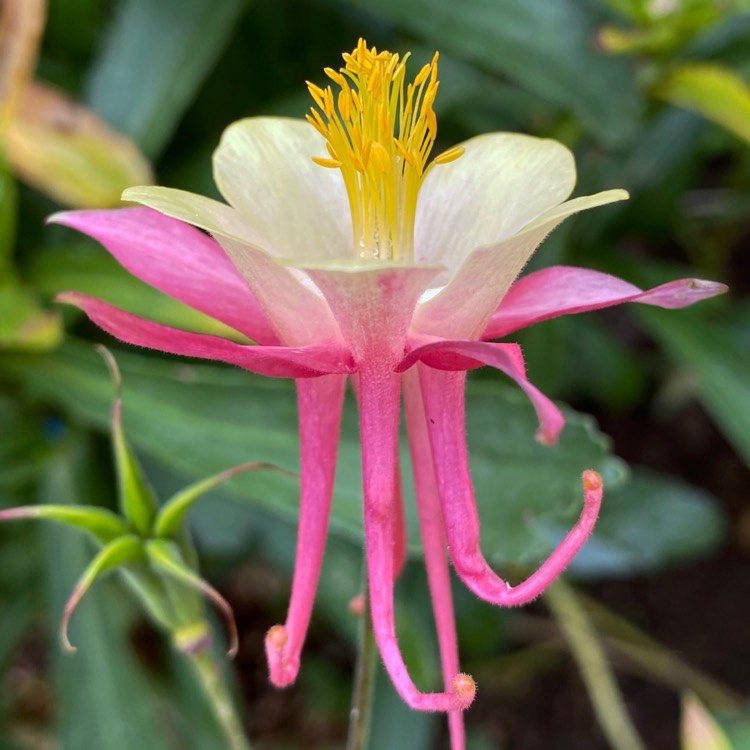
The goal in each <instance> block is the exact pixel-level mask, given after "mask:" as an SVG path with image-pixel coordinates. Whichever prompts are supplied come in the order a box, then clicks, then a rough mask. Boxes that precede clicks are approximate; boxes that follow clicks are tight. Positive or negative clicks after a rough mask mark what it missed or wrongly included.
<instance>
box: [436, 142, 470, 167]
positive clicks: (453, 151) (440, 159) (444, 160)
mask: <svg viewBox="0 0 750 750" xmlns="http://www.w3.org/2000/svg"><path fill="white" fill-rule="evenodd" d="M465 150H466V149H465V148H464V147H463V146H454V147H453V148H449V149H448V150H447V151H443V153H442V154H438V156H436V157H435V158H434V159H433V160H432V163H433V164H450V162H452V161H456V159H458V158H459V157H461V156H463V155H464V151H465Z"/></svg>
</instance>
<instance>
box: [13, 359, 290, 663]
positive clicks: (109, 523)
mask: <svg viewBox="0 0 750 750" xmlns="http://www.w3.org/2000/svg"><path fill="white" fill-rule="evenodd" d="M99 349H100V352H101V353H102V356H103V357H104V360H105V361H106V363H107V366H108V367H109V370H110V374H111V375H112V379H113V381H114V384H115V390H116V399H115V402H114V405H113V409H112V441H113V447H114V455H115V462H116V468H117V476H118V489H119V501H120V510H121V513H122V516H119V515H117V514H115V513H113V512H112V511H110V510H107V509H104V508H84V507H81V506H75V505H38V506H23V507H20V508H10V509H7V510H3V511H0V522H1V521H10V520H22V519H32V518H45V519H48V520H52V521H55V522H57V523H60V524H63V525H66V526H70V527H72V528H75V529H77V530H79V531H83V532H84V533H86V534H88V535H89V536H91V537H92V538H93V539H94V540H95V541H96V543H97V544H98V545H99V548H100V549H99V551H98V552H97V554H96V556H95V557H94V559H93V560H92V561H91V562H90V563H89V565H88V566H87V568H86V570H85V571H84V572H83V574H82V575H81V577H80V578H79V580H78V582H77V584H76V586H75V588H74V590H73V593H72V594H71V596H70V599H69V600H68V602H67V604H66V606H65V610H64V613H63V617H62V620H61V624H60V637H61V641H62V644H63V647H64V648H66V649H67V650H69V651H75V649H74V648H73V646H72V645H71V643H70V641H69V640H68V636H67V631H68V623H69V621H70V618H71V616H72V614H73V612H74V611H75V609H76V607H77V605H78V604H79V602H80V601H81V599H82V598H83V597H84V596H85V594H86V593H87V592H88V590H89V589H90V588H91V586H92V585H93V584H94V583H95V582H96V581H97V580H98V579H99V578H100V577H101V576H103V575H105V574H107V573H109V572H111V571H115V570H116V571H117V572H118V573H119V574H120V575H121V576H122V578H123V580H124V582H125V584H126V586H127V587H128V588H129V589H130V590H131V592H132V593H133V594H134V596H135V598H136V599H137V600H138V602H139V603H140V604H141V606H142V607H143V608H144V609H145V611H146V613H147V614H148V615H149V617H150V618H151V619H152V620H153V622H154V623H155V624H156V625H157V626H158V627H160V628H161V629H163V630H165V631H166V632H167V633H169V635H170V636H171V638H172V641H173V643H174V644H175V646H176V647H177V648H178V649H179V650H180V651H182V652H184V653H195V652H196V650H199V649H202V648H203V647H205V646H207V645H208V644H209V643H210V640H211V638H210V635H211V634H210V630H209V626H208V624H207V622H206V620H205V611H204V599H206V598H207V599H209V600H210V601H211V602H212V603H213V604H214V605H215V606H216V607H217V608H218V609H219V610H220V612H221V614H222V615H223V617H224V619H225V621H226V624H227V630H228V635H229V655H230V656H234V654H236V652H237V647H238V634H237V626H236V623H235V621H234V615H233V613H232V609H231V607H230V606H229V603H228V602H227V601H226V600H225V599H224V598H223V597H222V596H221V594H220V593H219V592H218V591H217V590H216V589H214V588H213V587H212V586H211V585H210V584H209V583H208V582H207V581H205V580H204V579H203V578H201V577H200V575H199V574H198V572H197V567H198V564H197V558H196V554H195V549H194V547H193V544H192V541H191V538H190V532H189V530H188V526H187V523H186V516H187V513H188V511H189V510H190V508H191V507H192V506H193V504H194V503H195V502H196V501H197V500H198V499H199V498H200V497H202V496H203V495H204V494H205V493H206V492H209V491H210V490H212V489H214V488H215V487H217V486H218V485H219V484H221V483H222V482H224V481H226V480H228V479H231V478H232V477H234V476H236V475H237V474H240V473H242V472H246V471H253V470H256V469H272V470H275V471H278V472H281V473H284V474H287V473H288V472H285V471H283V470H282V469H279V468H278V467H276V466H273V465H271V464H264V463H247V464H242V465H241V466H237V467H234V468H232V469H228V470H226V471H222V472H219V473H218V474H215V475H213V476H210V477H208V478H207V479H203V480H200V481H197V482H195V483H193V484H191V485H189V486H188V487H186V488H185V489H183V490H181V491H179V492H177V493H176V494H175V495H173V496H172V497H171V498H170V499H169V500H168V501H167V502H166V503H165V504H164V505H163V507H162V508H161V510H159V509H158V503H157V499H156V496H155V494H154V492H153V490H152V489H151V487H150V486H149V485H148V483H147V481H146V478H145V476H144V474H143V472H142V470H141V468H140V466H139V464H138V462H137V460H136V458H135V456H134V454H133V452H132V450H131V449H130V446H129V445H128V442H127V440H126V438H125V432H124V430H123V427H122V414H121V412H122V406H121V401H120V385H121V379H120V373H119V370H118V368H117V365H116V363H115V360H114V357H113V356H112V354H111V353H110V352H109V351H108V350H106V349H104V347H99Z"/></svg>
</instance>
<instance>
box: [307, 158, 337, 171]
mask: <svg viewBox="0 0 750 750" xmlns="http://www.w3.org/2000/svg"><path fill="white" fill-rule="evenodd" d="M312 160H313V161H314V162H315V163H316V164H319V165H320V166H321V167H328V168H329V169H338V168H339V167H341V166H342V162H340V161H339V160H338V159H324V158H323V157H321V156H313V157H312Z"/></svg>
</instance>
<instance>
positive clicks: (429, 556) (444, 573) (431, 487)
mask: <svg viewBox="0 0 750 750" xmlns="http://www.w3.org/2000/svg"><path fill="white" fill-rule="evenodd" d="M403 383H404V412H405V415H406V430H407V434H408V436H409V453H410V455H411V465H412V471H413V473H414V491H415V495H416V501H417V513H418V516H419V528H420V531H421V535H422V549H423V550H424V562H425V568H426V569H427V582H428V585H429V587H430V597H431V599H432V612H433V617H434V618H435V629H436V630H437V637H438V647H439V650H440V663H441V666H442V672H443V684H444V687H445V690H446V692H449V691H450V690H451V689H452V688H453V681H454V679H455V677H456V675H457V674H458V673H459V661H458V639H457V636H456V620H455V615H454V609H453V595H452V593H451V581H450V571H449V569H448V552H447V549H446V542H445V524H444V522H443V511H442V508H441V507H440V494H439V492H438V488H437V483H436V481H435V469H434V468H433V465H432V450H431V448H430V439H429V435H428V433H427V424H426V419H425V414H424V405H423V403H422V394H421V392H420V390H419V376H418V374H417V370H416V368H415V369H412V370H409V372H406V373H404V377H403ZM448 729H449V732H450V741H451V750H464V749H465V747H466V737H465V735H464V718H463V712H461V711H451V712H450V713H449V714H448Z"/></svg>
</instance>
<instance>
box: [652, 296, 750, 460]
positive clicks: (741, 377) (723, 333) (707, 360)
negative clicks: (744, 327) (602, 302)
mask: <svg viewBox="0 0 750 750" xmlns="http://www.w3.org/2000/svg"><path fill="white" fill-rule="evenodd" d="M639 316H640V318H641V320H642V321H643V322H644V324H645V325H646V328H647V329H648V330H649V332H650V333H651V334H652V335H653V336H655V337H656V338H657V339H658V341H659V343H660V344H661V345H662V346H663V347H664V349H665V350H666V351H667V353H668V354H670V355H671V356H672V357H673V358H674V360H675V361H677V362H678V363H679V364H680V365H681V366H683V367H687V368H689V369H690V371H692V372H694V373H695V374H696V375H697V377H698V385H699V388H700V392H701V396H702V397H703V400H704V401H705V404H706V407H707V408H708V410H709V411H710V412H711V415H712V416H713V418H714V419H715V420H716V422H717V424H718V426H719V427H720V428H721V430H722V431H723V432H724V434H725V435H726V436H727V438H728V439H729V440H730V441H731V442H732V445H734V447H735V450H736V451H737V452H738V453H739V455H740V456H742V458H743V459H744V460H745V463H747V464H748V465H750V400H748V398H747V386H748V383H750V353H748V350H747V348H744V347H742V346H740V345H739V343H738V342H737V341H736V340H735V339H734V338H733V337H732V335H731V334H730V332H729V330H728V328H727V327H722V326H719V325H715V324H712V323H710V322H708V321H707V320H705V319H704V318H702V317H701V316H700V314H699V313H698V312H696V311H682V312H680V313H679V315H676V314H674V313H670V312H669V311H664V310H656V309H651V308H649V309H643V310H640V311H639Z"/></svg>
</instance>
